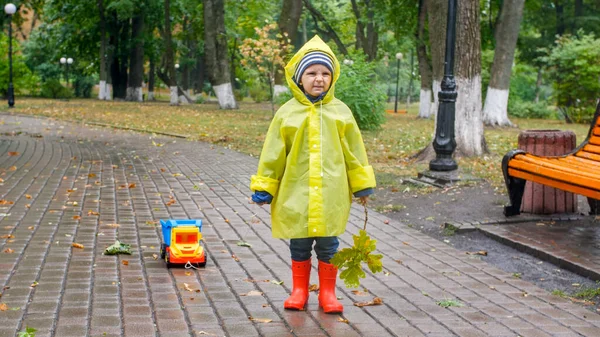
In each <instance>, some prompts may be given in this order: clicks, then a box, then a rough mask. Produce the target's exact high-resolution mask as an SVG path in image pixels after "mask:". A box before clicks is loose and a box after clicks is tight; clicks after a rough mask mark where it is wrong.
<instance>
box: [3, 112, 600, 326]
mask: <svg viewBox="0 0 600 337" xmlns="http://www.w3.org/2000/svg"><path fill="white" fill-rule="evenodd" d="M256 165H257V159H256V158H252V157H250V156H247V155H243V154H240V153H236V152H234V151H230V150H228V149H225V148H223V147H218V146H214V145H210V144H204V143H198V142H189V141H186V140H184V139H179V138H168V137H154V136H152V135H149V134H139V133H133V132H127V131H118V130H111V129H108V128H97V127H89V126H85V125H80V124H68V123H62V122H58V121H53V120H50V119H36V118H31V117H20V116H11V115H6V114H3V115H0V178H1V179H2V180H0V200H1V201H0V287H1V288H0V289H1V291H0V292H1V293H2V296H1V297H0V336H2V337H3V336H11V337H12V336H14V335H15V334H16V332H17V331H23V330H25V328H26V327H33V328H35V329H37V330H38V332H37V334H36V336H38V337H39V336H60V337H63V336H190V335H193V336H377V337H380V336H411V337H413V336H415V337H416V336H439V337H442V336H443V337H446V336H465V337H466V336H600V315H597V314H595V313H592V312H590V311H588V310H586V309H584V308H582V307H581V306H578V305H575V304H572V303H570V302H569V301H568V300H565V299H562V298H559V297H557V296H552V295H551V294H549V293H547V292H546V291H544V290H542V289H540V288H538V287H536V286H534V285H532V284H530V283H527V282H525V281H522V280H520V279H518V278H515V277H513V276H512V275H511V274H508V273H506V272H503V271H501V270H499V269H497V268H494V267H492V266H490V265H488V264H486V263H485V262H482V261H480V260H478V259H476V258H473V257H471V256H469V255H466V254H464V252H461V251H458V250H455V249H454V248H452V247H450V246H448V245H446V244H444V243H443V242H440V241H437V240H435V239H433V238H430V237H428V236H426V235H424V234H422V233H420V232H419V231H417V230H414V229H411V228H409V227H407V226H405V225H403V224H401V223H399V222H397V221H394V220H391V219H388V218H387V217H385V216H383V215H380V214H377V213H376V212H374V211H370V213H369V223H368V227H367V229H368V232H369V233H370V235H371V236H372V237H373V238H374V239H377V240H378V242H377V247H378V251H379V253H381V254H383V255H384V259H383V262H384V271H385V272H384V273H378V274H375V275H373V274H371V273H369V272H367V278H366V279H364V281H363V282H362V285H363V286H364V289H360V290H361V291H360V292H353V291H352V290H349V289H346V288H344V287H343V283H342V282H339V283H338V285H339V287H338V296H340V298H341V302H342V303H343V304H344V306H345V311H344V314H343V315H326V314H324V313H323V312H322V310H319V308H318V303H317V293H311V296H310V299H309V305H308V309H307V310H306V311H286V310H283V301H284V300H285V298H286V297H287V296H288V294H289V293H290V290H291V284H292V282H291V274H290V258H289V248H288V242H287V241H285V240H277V239H273V238H272V237H271V233H270V219H269V208H268V207H263V208H261V207H258V206H256V205H254V204H250V203H249V202H248V198H249V196H250V191H249V190H248V184H249V177H250V175H251V174H253V173H254V171H255V169H256ZM188 218H192V219H196V218H200V219H202V220H203V223H204V225H203V228H202V233H203V235H204V242H203V245H204V247H205V249H206V251H207V256H208V262H207V265H206V267H205V268H201V269H199V270H194V269H185V268H171V269H167V268H166V267H165V263H164V261H162V260H161V259H160V258H157V256H158V255H159V247H160V243H161V237H162V234H161V229H160V226H159V225H158V220H159V219H188ZM363 221H364V213H363V210H362V209H361V208H360V206H359V205H355V206H354V207H353V209H352V213H351V219H350V223H349V226H348V232H347V233H346V234H345V235H343V236H342V237H341V240H342V246H349V245H351V242H352V237H351V233H357V232H358V230H359V229H360V228H362V226H363ZM117 225H118V226H117ZM116 239H119V240H120V241H122V242H125V243H129V244H131V247H132V251H133V255H119V256H106V255H103V254H102V253H103V251H104V249H105V248H106V247H107V246H109V245H111V244H112V243H114V241H115V240H116ZM239 241H245V242H247V243H249V244H251V245H252V247H250V248H249V247H243V246H239V245H238V244H237V243H238V242H239ZM73 243H79V244H82V245H83V246H84V248H83V249H81V248H76V247H73V246H72V244H73ZM315 265H316V263H313V272H312V280H311V283H318V282H317V271H316V268H315ZM279 281H283V284H278V283H279ZM255 294H258V295H256V296H254V295H255ZM374 297H380V298H381V299H383V304H382V305H378V306H364V307H358V306H354V305H353V303H355V302H363V301H370V300H372V299H373V298H374ZM453 299H454V300H457V301H459V302H460V303H462V304H463V306H450V307H448V308H443V307H442V306H440V305H438V303H439V302H441V301H446V302H447V300H453Z"/></svg>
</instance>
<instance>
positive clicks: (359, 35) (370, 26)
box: [351, 0, 379, 61]
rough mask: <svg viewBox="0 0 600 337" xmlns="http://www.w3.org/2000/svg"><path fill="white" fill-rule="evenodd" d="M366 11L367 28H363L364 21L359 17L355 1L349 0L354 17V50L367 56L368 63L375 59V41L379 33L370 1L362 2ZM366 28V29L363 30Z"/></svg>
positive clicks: (359, 13) (358, 9)
mask: <svg viewBox="0 0 600 337" xmlns="http://www.w3.org/2000/svg"><path fill="white" fill-rule="evenodd" d="M363 1H364V3H365V7H366V11H367V18H366V22H367V26H366V27H365V25H364V23H363V22H364V21H365V19H364V18H363V17H362V15H361V11H360V8H359V5H358V3H357V0H351V2H352V11H353V12H354V16H355V17H356V49H357V50H360V49H362V50H363V52H364V53H365V55H367V60H368V61H373V60H375V59H376V58H377V40H378V39H379V33H378V31H377V25H376V24H375V12H374V10H373V6H372V2H371V1H370V0H363ZM365 28H366V29H365Z"/></svg>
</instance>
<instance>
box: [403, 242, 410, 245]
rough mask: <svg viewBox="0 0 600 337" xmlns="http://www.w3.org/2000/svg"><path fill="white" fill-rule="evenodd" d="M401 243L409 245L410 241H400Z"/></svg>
mask: <svg viewBox="0 0 600 337" xmlns="http://www.w3.org/2000/svg"><path fill="white" fill-rule="evenodd" d="M402 244H404V245H407V246H410V243H408V242H406V241H402Z"/></svg>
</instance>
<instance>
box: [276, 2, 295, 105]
mask: <svg viewBox="0 0 600 337" xmlns="http://www.w3.org/2000/svg"><path fill="white" fill-rule="evenodd" d="M301 16H302V0H283V4H282V6H281V13H280V14H279V22H278V25H279V31H281V35H282V36H283V37H284V38H286V39H288V43H290V44H291V45H292V46H295V45H296V40H297V39H298V25H299V24H300V17H301ZM286 56H287V55H281V57H283V58H285V57H286ZM277 67H278V69H277V71H276V72H275V87H274V88H273V90H274V95H275V96H277V95H278V94H279V93H281V92H284V91H287V87H286V86H285V83H284V82H285V79H284V76H283V67H280V66H277Z"/></svg>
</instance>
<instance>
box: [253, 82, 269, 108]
mask: <svg viewBox="0 0 600 337" xmlns="http://www.w3.org/2000/svg"><path fill="white" fill-rule="evenodd" d="M249 84H250V85H249V87H248V94H249V95H250V97H252V99H253V100H254V102H256V103H260V102H264V101H268V100H269V96H270V94H269V87H268V86H267V85H266V84H264V83H263V82H260V81H251V82H249Z"/></svg>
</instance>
